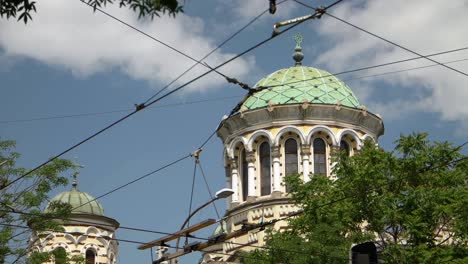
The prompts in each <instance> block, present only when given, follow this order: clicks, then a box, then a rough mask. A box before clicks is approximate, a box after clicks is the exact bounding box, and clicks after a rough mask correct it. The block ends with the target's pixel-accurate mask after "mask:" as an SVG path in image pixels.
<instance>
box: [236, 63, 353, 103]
mask: <svg viewBox="0 0 468 264" xmlns="http://www.w3.org/2000/svg"><path fill="white" fill-rule="evenodd" d="M263 87H266V88H263ZM254 88H256V89H258V90H259V91H257V92H254V93H253V94H252V95H251V96H249V97H248V98H247V99H246V100H245V101H244V102H243V103H242V105H241V107H240V110H241V111H245V110H251V109H257V108H262V107H267V106H268V105H269V104H272V105H286V104H298V103H304V102H308V103H313V104H341V105H344V106H349V107H354V108H357V107H359V106H360V104H359V101H358V99H357V98H356V96H355V95H354V94H353V92H352V91H351V89H350V88H349V87H348V86H347V85H346V84H345V83H344V82H343V81H341V80H340V79H338V78H336V77H335V76H333V75H331V74H330V73H328V72H326V71H323V70H320V69H316V68H312V67H306V66H301V65H297V66H294V67H290V68H286V69H281V70H278V71H276V72H274V73H272V74H270V75H268V76H267V77H265V78H263V79H261V80H260V81H259V82H258V83H257V84H255V86H254Z"/></svg>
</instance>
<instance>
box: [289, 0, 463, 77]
mask: <svg viewBox="0 0 468 264" xmlns="http://www.w3.org/2000/svg"><path fill="white" fill-rule="evenodd" d="M294 2H296V3H298V4H301V5H303V6H305V7H308V8H310V9H313V10H317V9H316V8H314V7H312V6H310V5H307V4H305V3H302V2H301V1H299V0H294ZM324 14H325V15H327V16H329V17H332V18H334V19H336V20H338V21H341V22H343V23H345V24H347V25H349V26H351V27H354V28H356V29H358V30H360V31H362V32H364V33H366V34H369V35H371V36H373V37H376V38H378V39H380V40H383V41H385V42H387V43H390V44H392V45H393V46H396V47H398V48H400V49H403V50H405V51H408V52H410V53H413V54H415V55H417V56H420V57H422V58H425V59H426V60H429V61H432V62H433V63H437V64H438V65H440V66H443V67H445V68H447V69H449V70H452V71H454V72H457V73H459V74H462V75H465V76H467V77H468V74H467V73H465V72H462V71H460V70H457V69H455V68H453V67H450V66H447V65H445V64H443V63H440V62H438V61H436V60H434V59H431V58H429V57H427V56H424V55H422V54H421V53H418V52H416V51H413V50H411V49H409V48H406V47H404V46H402V45H400V44H397V43H395V42H393V41H391V40H388V39H386V38H384V37H382V36H379V35H377V34H375V33H372V32H370V31H368V30H366V29H364V28H362V27H359V26H356V25H354V24H352V23H350V22H348V21H346V20H344V19H341V18H339V17H336V16H334V15H332V14H330V13H328V12H326V11H325V13H324Z"/></svg>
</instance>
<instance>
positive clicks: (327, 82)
mask: <svg viewBox="0 0 468 264" xmlns="http://www.w3.org/2000/svg"><path fill="white" fill-rule="evenodd" d="M462 61H468V58H465V59H459V60H453V61H446V62H444V64H451V63H456V62H462ZM435 66H439V64H431V65H425V66H419V67H412V68H407V69H402V70H396V71H388V72H382V73H376V74H370V75H362V76H357V77H353V78H349V79H343V80H340V79H336V80H333V81H332V80H325V81H326V82H325V83H324V84H333V83H349V82H351V81H356V80H361V79H367V78H375V77H379V76H385V75H390V74H397V73H402V72H408V71H413V70H420V69H426V68H431V67H435ZM330 76H333V75H332V74H330V75H325V76H320V77H315V78H313V79H322V78H326V77H330ZM304 81H305V80H304ZM300 82H303V81H300ZM294 83H297V81H294V82H289V83H285V84H282V85H289V84H294ZM268 87H271V86H268ZM258 99H260V100H263V101H265V102H268V101H267V100H266V99H263V98H260V97H258Z"/></svg>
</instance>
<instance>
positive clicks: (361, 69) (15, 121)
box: [0, 47, 468, 124]
mask: <svg viewBox="0 0 468 264" xmlns="http://www.w3.org/2000/svg"><path fill="white" fill-rule="evenodd" d="M467 49H468V47H464V48H459V49H453V50H448V51H444V52H438V53H433V54H429V55H426V56H427V57H432V56H437V55H442V54H449V53H453V52H458V51H462V50H467ZM418 59H422V57H413V58H409V59H404V60H399V61H394V62H389V63H384V64H379V65H374V66H369V67H365V68H359V69H354V70H349V71H345V72H338V73H334V74H329V75H325V76H321V77H314V78H311V79H305V80H302V81H293V82H288V83H284V84H282V85H289V84H295V83H298V82H303V81H309V80H314V79H321V78H327V77H331V76H337V75H341V74H345V73H352V72H357V71H363V70H369V69H373V68H378V67H383V66H388V65H392V64H398V63H403V62H407V61H413V60H418ZM462 61H468V58H464V59H459V60H452V61H445V62H443V64H452V63H456V62H462ZM434 66H439V64H431V65H426V66H418V67H412V68H407V69H402V70H396V71H388V72H382V73H377V74H372V75H364V76H358V77H355V78H350V79H343V80H341V81H343V82H347V81H352V80H357V79H364V78H371V77H378V76H383V75H389V74H394V73H401V72H407V71H411V70H418V69H425V68H431V67H434ZM336 82H339V81H333V82H331V83H336ZM328 83H330V82H329V81H328ZM276 86H280V85H274V86H265V87H266V88H273V87H276ZM240 97H241V96H237V95H236V96H226V97H217V98H212V99H204V100H195V101H187V102H181V103H172V104H165V105H157V106H151V107H148V109H155V108H165V107H172V106H180V105H190V104H197V103H204V102H211V101H221V100H227V99H233V98H240ZM131 110H132V109H130V108H129V109H121V110H109V111H103V112H92V113H79V114H70V115H57V116H44V117H38V118H31V119H16V120H4V121H0V124H8V123H19V122H31V121H41V120H51V119H62V118H74V117H84V116H97V115H105V114H112V113H120V112H128V111H131Z"/></svg>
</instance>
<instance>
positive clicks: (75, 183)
mask: <svg viewBox="0 0 468 264" xmlns="http://www.w3.org/2000/svg"><path fill="white" fill-rule="evenodd" d="M78 174H79V172H78V171H75V172H74V173H73V183H72V186H73V190H75V191H78V181H77V179H76V178H77V176H78Z"/></svg>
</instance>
